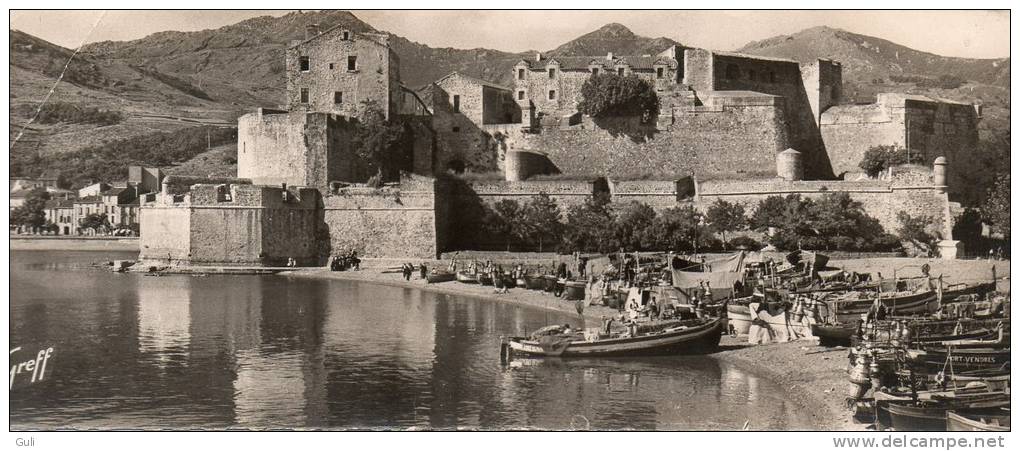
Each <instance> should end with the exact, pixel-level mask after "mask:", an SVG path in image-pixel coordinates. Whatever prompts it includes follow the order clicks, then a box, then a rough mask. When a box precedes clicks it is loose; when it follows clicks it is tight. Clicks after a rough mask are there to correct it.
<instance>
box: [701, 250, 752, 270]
mask: <svg viewBox="0 0 1020 451" xmlns="http://www.w3.org/2000/svg"><path fill="white" fill-rule="evenodd" d="M705 264H706V265H708V267H709V268H711V270H712V272H740V271H743V270H744V252H743V251H741V252H737V253H736V254H733V255H731V256H729V257H723V258H717V259H715V260H710V261H706V262H705Z"/></svg>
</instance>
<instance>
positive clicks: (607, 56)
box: [606, 52, 613, 61]
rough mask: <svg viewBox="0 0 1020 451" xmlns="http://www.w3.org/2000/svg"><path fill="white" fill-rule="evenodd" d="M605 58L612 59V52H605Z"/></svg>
mask: <svg viewBox="0 0 1020 451" xmlns="http://www.w3.org/2000/svg"><path fill="white" fill-rule="evenodd" d="M606 59H607V60H609V61H612V60H613V52H609V53H607V54H606Z"/></svg>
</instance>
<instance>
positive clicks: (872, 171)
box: [858, 146, 909, 177]
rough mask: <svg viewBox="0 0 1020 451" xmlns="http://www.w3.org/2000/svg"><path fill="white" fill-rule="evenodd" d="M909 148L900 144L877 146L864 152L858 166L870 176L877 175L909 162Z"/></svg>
mask: <svg viewBox="0 0 1020 451" xmlns="http://www.w3.org/2000/svg"><path fill="white" fill-rule="evenodd" d="M907 157H908V152H907V149H905V148H903V147H899V146H875V147H872V148H870V149H868V151H867V152H864V158H862V159H861V162H860V163H858V166H859V167H860V168H861V169H863V170H864V172H865V173H867V174H868V176H869V177H877V176H878V175H879V174H881V173H882V171H884V170H886V169H888V168H890V167H893V166H896V165H898V164H904V163H909V161H908V158H907Z"/></svg>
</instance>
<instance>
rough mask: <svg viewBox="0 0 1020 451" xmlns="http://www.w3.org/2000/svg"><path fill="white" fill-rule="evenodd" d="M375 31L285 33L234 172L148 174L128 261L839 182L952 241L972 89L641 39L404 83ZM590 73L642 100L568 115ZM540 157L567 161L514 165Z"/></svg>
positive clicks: (350, 241) (373, 241)
mask: <svg viewBox="0 0 1020 451" xmlns="http://www.w3.org/2000/svg"><path fill="white" fill-rule="evenodd" d="M388 39H389V38H388V36H387V35H384V34H375V33H355V32H353V31H351V30H348V29H345V28H343V27H340V26H338V27H333V28H330V29H327V30H322V31H320V30H319V29H318V27H315V26H311V27H309V29H308V33H307V34H306V38H305V39H304V40H300V41H295V42H293V43H292V44H291V45H290V46H289V47H288V48H287V49H286V74H287V100H286V109H285V110H284V109H281V110H271V109H259V110H258V111H256V112H254V113H251V114H247V115H244V116H242V117H241V118H239V119H238V147H237V152H238V174H237V177H236V178H223V179H215V180H214V179H208V178H197V177H181V176H171V177H168V178H167V179H166V180H164V183H163V189H162V192H161V193H160V194H159V195H158V196H156V198H155V200H154V201H153V202H151V203H149V204H147V205H145V206H144V207H143V214H142V215H141V230H142V240H141V248H142V258H143V259H145V260H153V261H163V262H168V263H173V264H244V265H278V264H281V263H282V262H285V261H286V260H287V259H288V258H295V259H297V260H298V262H299V263H301V264H307V265H311V264H320V263H321V262H323V261H324V260H325V258H326V257H327V256H328V255H331V254H335V253H338V252H343V251H347V250H351V249H354V250H357V251H359V253H360V254H361V255H363V256H366V257H408V258H412V257H413V258H435V257H436V256H437V255H438V254H439V253H441V252H443V251H445V250H450V249H454V248H461V249H462V248H470V247H471V246H472V245H474V244H476V243H473V242H472V241H471V240H472V238H470V236H471V234H465V233H461V232H462V231H463V229H464V228H465V227H467V226H468V223H467V222H465V219H464V218H463V216H465V215H464V212H466V211H470V206H472V205H477V204H492V203H495V202H497V201H498V200H501V199H506V198H526V197H528V196H532V195H535V194H538V193H539V192H544V193H547V194H549V195H550V196H552V197H554V198H555V199H556V200H557V201H558V202H559V203H560V205H561V206H570V205H574V204H576V203H580V202H583V200H584V199H585V198H587V197H589V196H592V195H593V194H594V193H595V192H597V191H600V190H602V191H606V190H608V192H609V194H610V195H611V196H612V197H613V199H614V200H624V201H626V200H638V201H642V202H645V203H648V204H649V205H651V206H653V207H655V208H669V207H672V206H676V205H678V204H681V203H685V202H689V203H693V204H694V205H696V206H698V207H699V208H703V207H706V206H707V204H709V203H711V202H712V201H714V200H715V199H717V198H725V199H728V200H735V201H740V202H745V203H749V204H750V203H753V202H756V201H758V200H760V199H762V198H764V197H766V196H769V195H777V194H782V195H785V194H790V193H801V194H804V195H807V196H813V195H821V194H824V193H829V192H848V193H850V194H851V196H852V197H854V198H855V199H856V200H859V201H861V202H862V203H863V204H864V206H865V209H866V210H868V212H869V213H870V214H872V215H873V216H875V217H877V218H879V220H880V221H881V222H882V224H883V225H884V226H885V227H886V229H887V230H892V231H894V230H896V228H897V222H896V220H895V214H896V212H898V211H907V212H909V213H912V214H926V215H929V216H934V217H936V218H937V220H938V221H939V222H940V223H941V226H942V227H943V229H944V230H945V232H944V233H943V236H944V237H946V238H947V239H949V238H950V237H951V235H950V232H949V230H950V227H951V224H952V218H953V217H954V212H955V211H956V209H957V208H958V204H954V203H952V202H950V201H949V193H948V192H949V191H951V189H952V186H953V185H954V183H953V181H954V174H953V173H952V171H951V170H950V168H951V166H950V163H951V162H952V161H954V160H957V159H960V158H966V157H967V152H970V151H971V149H973V148H974V146H975V145H976V144H977V121H978V120H979V119H980V109H978V108H977V107H975V106H973V105H969V104H960V103H953V102H947V101H943V100H935V99H930V98H927V97H921V96H911V95H903V94H879V95H878V98H877V102H875V103H873V104H866V105H846V104H841V103H840V99H841V90H842V68H841V66H840V64H839V63H838V62H834V61H829V60H817V61H814V62H812V63H810V64H800V63H798V62H796V61H793V60H786V59H779V58H765V57H757V56H750V55H742V54H735V53H728V52H717V51H711V50H705V49H698V48H687V47H681V46H673V47H670V48H669V49H666V50H665V51H663V52H661V53H659V54H657V55H641V56H620V55H613V54H608V55H601V56H585V57H579V56H543V55H541V54H538V55H535V56H534V58H529V59H522V60H521V61H519V62H518V63H517V64H516V65H515V66H514V67H513V71H514V72H513V80H514V86H513V87H508V86H501V85H499V84H496V83H491V82H487V81H484V80H480V79H477V78H474V77H470V76H467V75H464V74H460V73H457V72H454V73H452V74H449V75H447V76H445V77H443V78H441V79H439V80H437V81H435V82H433V83H431V84H429V85H428V86H426V87H423V88H420V89H418V90H412V89H410V88H408V87H406V86H404V85H403V84H402V83H401V81H400V76H399V73H400V61H399V58H398V57H397V55H396V53H395V52H394V51H393V48H392V47H391V46H390V44H389V40H388ZM599 73H614V74H617V75H622V76H636V77H639V78H641V79H643V80H645V81H647V82H648V83H649V84H651V85H652V86H653V87H654V88H655V91H656V93H657V95H658V98H659V104H660V105H659V111H658V112H657V114H655V115H654V116H653V117H652V118H651V119H649V118H647V117H644V118H642V117H614V118H594V119H593V118H590V117H587V116H585V115H582V114H580V113H578V111H577V104H578V102H579V100H580V92H581V87H582V86H583V84H584V82H585V80H587V79H588V78H589V77H591V76H592V75H593V74H599ZM369 105H374V107H373V108H374V111H378V112H381V114H382V115H384V116H385V118H386V119H387V120H389V121H398V122H400V123H403V124H407V127H409V128H410V129H411V130H412V135H413V140H411V142H408V143H407V145H406V149H404V154H403V155H402V156H401V157H400V158H399V161H396V162H394V163H395V165H394V166H396V168H397V169H399V170H400V171H401V173H402V174H403V175H402V176H401V182H400V183H399V184H389V185H386V186H383V187H381V188H371V187H366V186H364V185H363V184H361V182H364V181H365V180H366V179H367V178H368V177H369V176H370V175H372V174H374V173H375V170H376V169H375V168H373V167H372V166H371V164H370V163H369V162H366V161H362V160H361V159H360V158H359V157H358V156H357V155H356V153H355V152H354V149H353V144H352V138H353V130H354V126H355V121H357V120H358V119H357V118H358V117H359V114H362V113H363V112H364V111H365V109H366V108H368V107H369ZM875 145H899V146H905V147H908V148H909V149H911V151H912V152H913V153H914V154H915V156H916V158H917V160H916V161H918V162H921V163H926V164H933V167H932V169H923V168H921V169H918V168H917V167H914V168H913V169H911V170H904V171H901V172H898V173H893V172H892V171H890V172H889V173H888V174H884V175H883V177H881V178H880V179H870V178H867V177H864V176H863V175H862V174H860V173H859V171H860V169H859V168H858V167H857V164H858V162H859V161H860V160H861V158H862V156H863V154H864V152H865V151H866V150H867V149H868V148H870V147H872V146H875ZM448 171H449V172H455V173H459V172H465V171H468V172H478V173H483V172H497V171H498V172H501V173H503V174H504V177H503V178H504V180H503V181H490V182H470V181H460V182H457V183H452V182H449V181H446V180H443V179H437V178H434V176H437V175H439V174H442V173H445V172H448ZM640 171H645V173H644V174H640V173H639V172H640ZM546 173H564V174H573V175H576V177H574V179H575V180H573V181H571V180H569V179H570V177H560V179H563V180H556V181H550V180H545V181H534V180H528V179H529V178H531V177H532V176H534V175H537V174H546ZM650 173H651V174H653V175H654V176H653V177H650V176H649V174H650ZM633 175H641V176H640V177H632V176H633ZM635 179H640V180H641V181H630V180H635ZM650 179H651V180H650ZM655 180H659V181H655ZM947 246H950V245H947ZM950 247H951V246H950ZM943 252H944V254H945V253H950V254H951V253H952V249H948V248H947V249H946V250H944V251H943Z"/></svg>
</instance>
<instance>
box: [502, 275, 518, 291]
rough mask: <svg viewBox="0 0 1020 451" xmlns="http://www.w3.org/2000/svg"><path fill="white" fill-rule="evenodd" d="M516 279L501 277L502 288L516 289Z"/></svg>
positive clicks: (506, 276)
mask: <svg viewBox="0 0 1020 451" xmlns="http://www.w3.org/2000/svg"><path fill="white" fill-rule="evenodd" d="M516 287H517V279H516V278H514V276H508V275H503V288H516Z"/></svg>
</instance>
